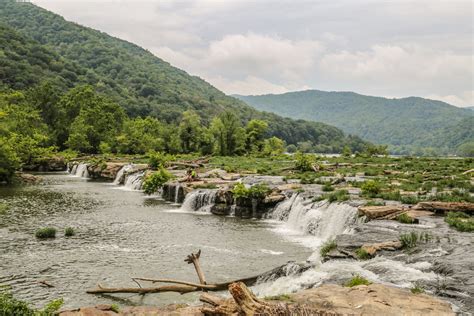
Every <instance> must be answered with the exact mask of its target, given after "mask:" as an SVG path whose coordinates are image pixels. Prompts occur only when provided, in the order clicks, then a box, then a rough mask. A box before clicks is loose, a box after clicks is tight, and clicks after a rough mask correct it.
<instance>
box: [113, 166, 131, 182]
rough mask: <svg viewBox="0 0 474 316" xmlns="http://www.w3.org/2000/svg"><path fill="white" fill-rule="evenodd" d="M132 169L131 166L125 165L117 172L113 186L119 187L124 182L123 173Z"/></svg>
mask: <svg viewBox="0 0 474 316" xmlns="http://www.w3.org/2000/svg"><path fill="white" fill-rule="evenodd" d="M132 168H133V164H129V165H125V166H123V167H122V168H120V170H119V171H118V172H117V175H116V176H115V179H114V182H113V184H115V185H119V184H121V183H123V182H124V179H125V173H126V172H128V171H130V170H131V169H132Z"/></svg>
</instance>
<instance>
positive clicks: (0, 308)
mask: <svg viewBox="0 0 474 316" xmlns="http://www.w3.org/2000/svg"><path fill="white" fill-rule="evenodd" d="M63 303H64V301H63V300H62V299H57V300H53V301H51V302H50V303H48V304H47V305H46V306H45V307H44V308H43V309H42V310H36V309H34V308H33V307H31V306H30V305H29V304H28V303H26V302H24V301H20V300H18V299H16V298H14V297H13V295H12V294H11V293H10V292H9V291H7V290H6V289H5V288H0V315H2V316H3V315H5V316H7V315H8V316H9V315H15V316H16V315H18V316H20V315H21V316H53V315H57V311H58V310H59V309H60V308H61V306H62V305H63Z"/></svg>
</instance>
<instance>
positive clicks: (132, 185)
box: [125, 171, 145, 190]
mask: <svg viewBox="0 0 474 316" xmlns="http://www.w3.org/2000/svg"><path fill="white" fill-rule="evenodd" d="M144 175H145V172H144V171H141V172H135V173H132V174H128V175H127V176H126V177H125V188H127V189H128V190H140V189H141V188H142V184H143V176H144Z"/></svg>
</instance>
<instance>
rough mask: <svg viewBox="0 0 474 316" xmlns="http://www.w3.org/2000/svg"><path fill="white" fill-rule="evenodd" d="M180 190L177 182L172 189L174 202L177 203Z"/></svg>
mask: <svg viewBox="0 0 474 316" xmlns="http://www.w3.org/2000/svg"><path fill="white" fill-rule="evenodd" d="M180 189H181V184H179V182H178V183H177V184H176V186H175V187H174V202H175V203H179V190H180Z"/></svg>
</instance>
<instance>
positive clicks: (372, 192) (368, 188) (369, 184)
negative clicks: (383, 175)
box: [361, 180, 382, 197]
mask: <svg viewBox="0 0 474 316" xmlns="http://www.w3.org/2000/svg"><path fill="white" fill-rule="evenodd" d="M361 189H362V194H365V195H367V196H370V197H376V196H377V194H379V193H380V190H381V189H382V187H381V185H380V183H379V182H377V181H374V180H369V181H365V182H364V183H363V184H362V186H361Z"/></svg>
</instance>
